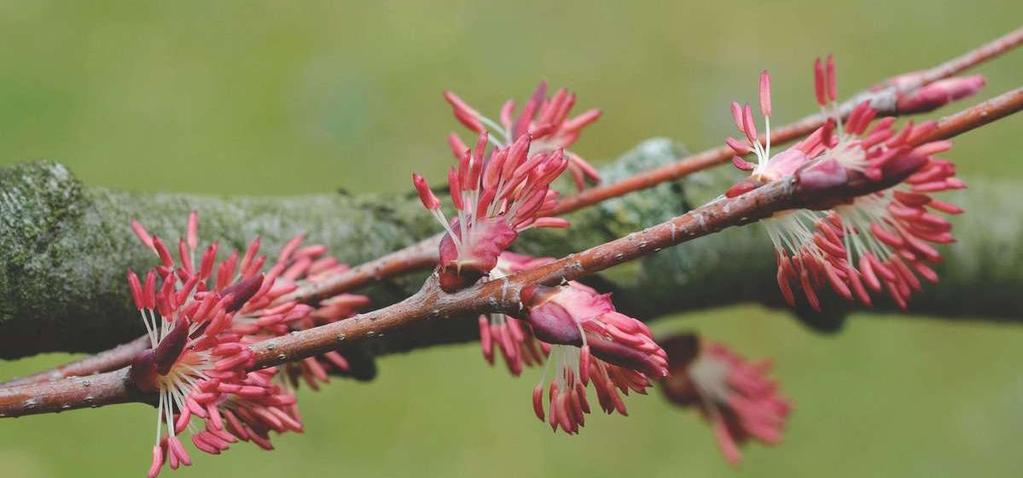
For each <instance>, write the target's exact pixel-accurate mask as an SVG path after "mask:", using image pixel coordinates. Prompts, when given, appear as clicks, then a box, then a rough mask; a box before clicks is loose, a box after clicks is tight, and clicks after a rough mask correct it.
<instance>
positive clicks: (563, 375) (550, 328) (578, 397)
mask: <svg viewBox="0 0 1023 478" xmlns="http://www.w3.org/2000/svg"><path fill="white" fill-rule="evenodd" d="M548 261H550V259H549V258H533V257H529V256H525V255H521V254H515V253H511V252H505V253H503V254H501V256H500V258H499V260H498V265H497V267H495V268H494V270H493V271H491V274H490V277H489V279H490V280H497V279H500V278H501V277H504V276H506V275H508V274H512V273H515V272H520V271H523V270H526V269H529V268H531V267H534V266H537V265H541V264H544V263H546V262H548ZM522 299H523V305H524V307H525V310H524V311H523V312H524V314H522V315H521V316H520V317H511V316H508V315H505V314H486V315H481V316H480V317H479V326H480V346H481V348H482V349H483V356H484V357H485V358H486V359H487V361H488V362H490V363H493V360H494V348H495V347H496V348H497V349H498V350H499V351H500V353H501V355H502V356H503V357H504V361H505V364H506V365H507V366H508V370H509V371H510V372H511V373H512V374H513V375H515V376H518V375H519V374H521V373H522V368H523V365H540V364H543V363H545V362H546V367H547V368H545V370H544V372H543V375H544V376H543V378H542V379H541V381H540V383H539V384H537V386H536V387H535V388H534V389H533V408H534V411H535V412H536V415H537V418H539V419H540V420H541V421H547V422H548V423H549V424H550V426H551V428H552V429H553V430H555V431H557V429H558V428H561V429H562V430H563V431H565V432H567V433H570V434H574V433H578V431H579V427H581V426H583V425H584V424H585V415H586V414H588V413H590V406H589V401H588V400H587V398H586V388H587V387H588V386H589V384H590V383H591V382H592V383H593V389H594V392H595V393H596V395H597V400H598V402H599V404H600V407H601V409H603V410H604V411H605V412H606V413H612V412H615V411H617V412H618V413H620V414H622V415H626V414H627V410H626V407H625V402H624V401H623V400H622V397H621V395H622V394H624V395H628V394H629V392H630V391H634V392H637V393H646V389H647V388H648V387H650V386H651V380H655V379H660V378H663V377H664V376H665V375H666V374H667V373H668V370H667V356H666V355H665V353H664V351H663V350H661V347H660V346H658V345H657V343H656V342H654V340H653V337H652V336H651V334H650V330H649V329H648V328H647V327H646V325H645V324H643V323H642V322H640V321H638V320H636V319H634V318H632V317H629V316H626V315H624V314H621V313H619V312H617V311H615V308H614V305H613V304H612V303H611V298H610V295H609V294H600V293H598V292H597V291H596V290H594V289H593V288H590V287H587V286H585V285H583V284H580V283H578V282H574V281H573V282H569V283H567V284H565V285H563V286H557V287H546V286H536V287H530V288H527V289H526V290H524V291H523V292H522ZM552 366H553V368H554V372H553V377H552V378H551V380H550V381H549V382H547V380H546V379H547V372H548V371H549V370H548V369H549V368H550V367H552ZM545 385H546V392H547V393H546V395H547V400H546V401H547V409H549V413H548V412H547V411H545V407H544V388H545Z"/></svg>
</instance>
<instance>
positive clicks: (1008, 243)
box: [0, 140, 1023, 358]
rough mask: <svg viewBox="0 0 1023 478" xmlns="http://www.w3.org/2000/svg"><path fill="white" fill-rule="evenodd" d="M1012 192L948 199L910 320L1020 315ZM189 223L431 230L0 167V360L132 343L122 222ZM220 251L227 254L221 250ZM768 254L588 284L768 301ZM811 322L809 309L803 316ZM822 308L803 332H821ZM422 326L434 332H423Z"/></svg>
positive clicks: (604, 218)
mask: <svg viewBox="0 0 1023 478" xmlns="http://www.w3.org/2000/svg"><path fill="white" fill-rule="evenodd" d="M679 155H680V151H679V148H677V147H675V146H673V145H672V144H671V143H670V142H669V141H667V140H650V141H647V142H645V143H643V144H641V145H640V146H638V147H637V148H636V149H635V150H633V151H631V152H629V153H627V154H625V155H624V156H623V157H622V158H620V159H619V160H618V161H617V162H615V163H613V164H611V165H609V166H608V167H606V168H604V171H603V173H604V176H605V180H606V181H614V180H615V179H616V178H620V177H623V176H625V175H628V174H630V173H632V172H635V171H639V170H642V169H647V168H650V167H653V166H656V165H659V164H664V163H665V162H667V161H672V160H674V159H675V158H677V157H679ZM729 174H730V173H729V172H714V173H707V174H699V175H695V176H692V177H690V178H688V179H686V180H684V181H677V182H672V183H666V184H662V185H660V186H657V187H655V188H652V189H650V190H646V191H642V192H639V193H635V194H631V195H629V196H626V197H624V198H617V199H613V200H609V201H606V202H604V203H602V204H600V205H598V206H595V207H592V208H589V209H586V210H584V211H580V212H578V213H576V214H573V215H571V216H570V219H571V220H572V222H573V227H572V228H571V229H569V230H567V231H543V232H541V231H531V232H529V233H526V234H525V235H524V236H523V237H522V238H521V239H520V241H519V242H518V244H517V247H518V248H519V249H520V250H522V251H525V252H529V253H532V254H537V255H547V256H558V255H563V254H566V253H568V252H572V251H574V250H579V249H583V248H586V247H589V246H592V245H594V244H598V243H601V242H605V241H607V240H609V239H612V238H615V237H619V236H621V235H624V234H626V233H628V232H629V231H633V230H635V229H638V228H641V227H643V226H647V225H651V224H654V223H657V222H661V221H663V220H666V219H668V218H670V217H672V216H674V215H677V214H680V213H682V212H684V211H686V210H687V209H688V208H689V207H691V206H692V205H694V204H699V203H701V202H703V201H705V200H706V199H709V198H711V197H713V196H714V195H716V194H717V193H718V192H719V191H721V190H722V189H723V185H725V184H727V179H726V178H723V177H722V176H725V175H729ZM1017 187H1018V185H1017V184H1008V183H973V184H972V188H971V189H970V190H969V191H968V192H963V193H958V194H956V195H955V197H953V198H952V200H953V201H955V202H957V203H959V204H961V205H964V206H965V207H966V208H967V209H968V210H970V212H971V214H968V215H965V216H964V217H963V218H960V219H959V220H958V224H957V235H958V236H959V238H960V241H959V242H958V243H957V244H955V245H953V246H951V247H950V248H945V256H946V257H947V259H946V261H945V263H944V264H942V265H941V266H940V269H941V271H940V272H941V273H942V277H943V278H942V282H941V283H940V284H937V285H936V286H933V287H929V288H928V289H927V291H926V292H925V293H924V294H923V295H922V296H920V297H919V298H918V299H916V300H915V301H914V302H913V307H914V309H915V310H918V311H920V312H924V313H928V314H933V315H938V316H947V317H953V316H955V317H973V318H990V319H1019V316H1020V311H1023V297H1021V294H1019V291H1020V290H1023V251H1021V242H1023V204H1020V202H1019V201H1017V200H1015V198H1014V195H1015V190H1016V188H1017ZM192 209H195V210H198V211H199V213H200V217H201V221H200V236H201V238H202V240H203V241H210V240H218V241H220V243H221V246H222V250H224V249H230V248H244V247H245V245H246V244H247V242H248V241H249V240H250V239H251V238H253V237H255V236H260V237H262V239H263V246H264V250H265V251H267V252H271V253H273V252H275V251H276V249H277V248H278V247H280V245H282V244H283V243H284V242H285V241H287V240H288V239H290V238H291V237H292V236H294V235H295V234H298V233H305V234H306V237H307V238H308V240H309V241H311V242H317V243H323V244H326V245H328V246H329V247H330V250H331V253H332V254H334V255H335V256H337V257H338V258H339V259H341V260H343V261H345V262H348V263H352V264H357V263H361V262H365V261H367V260H369V259H372V258H375V257H379V256H380V255H383V254H385V253H387V252H390V251H393V250H396V249H399V248H401V247H404V246H406V245H409V244H412V243H413V242H415V241H416V240H418V239H420V238H423V237H426V236H428V235H430V234H433V233H435V232H437V229H438V228H437V227H436V224H435V223H434V222H433V219H432V218H431V217H430V216H429V215H428V214H426V213H425V212H424V211H423V210H422V208H421V206H420V205H419V203H418V200H417V199H416V198H415V197H414V196H413V195H411V194H409V195H399V196H395V195H379V194H369V195H360V196H352V195H346V194H341V193H338V194H318V195H307V196H297V197H288V198H258V197H212V196H198V195H184V194H164V193H157V194H144V193H132V192H124V191H115V190H110V189H104V188H95V187H87V186H84V185H82V184H81V183H80V182H79V181H78V180H76V179H75V177H74V176H73V174H71V173H70V172H69V171H68V170H67V169H66V168H64V167H63V166H61V165H59V164H54V163H45V162H36V163H25V164H18V165H14V166H10V167H6V168H2V169H0V358H17V357H22V356H27V355H32V354H36V353H40V352H49V351H65V352H92V351H98V350H102V349H106V348H109V347H111V346H113V345H116V344H118V343H122V342H125V341H127V340H130V339H132V338H134V337H137V336H138V335H140V334H141V333H142V330H143V329H142V326H141V323H140V321H139V320H138V316H137V314H136V313H135V311H134V310H133V309H132V306H131V302H130V298H129V294H128V289H127V287H126V285H125V278H124V274H125V271H126V270H127V269H129V268H132V269H135V270H145V269H146V268H147V267H151V266H152V265H153V264H154V263H155V262H156V260H155V257H154V256H153V254H152V253H151V252H150V251H149V250H148V249H146V248H144V247H142V246H141V245H139V244H138V241H137V239H136V238H135V237H134V235H133V233H132V232H131V229H130V227H129V223H130V220H131V219H132V218H138V219H139V220H141V221H142V222H143V223H144V224H145V225H146V226H147V228H149V229H150V231H151V232H153V233H155V234H157V235H159V236H161V237H165V238H177V237H178V236H179V235H180V234H181V232H182V230H183V228H184V222H185V218H186V215H187V213H188V211H190V210H192ZM224 246H226V247H224ZM773 278H774V267H773V256H772V254H771V252H770V245H769V241H767V239H766V237H764V235H763V234H762V231H760V230H759V228H758V227H756V226H753V227H745V228H737V229H731V230H728V231H725V232H724V233H721V234H717V235H714V236H712V237H707V238H702V239H698V240H696V241H693V242H691V243H688V244H685V245H683V246H681V247H676V248H672V249H670V250H665V251H661V252H659V253H656V254H654V255H651V256H649V257H648V258H646V259H644V260H642V261H638V262H636V263H633V264H628V265H625V266H621V267H618V268H615V269H613V270H610V271H607V272H606V273H604V274H601V275H600V276H599V277H596V278H593V281H594V282H595V283H597V284H599V285H600V286H601V287H603V288H606V289H609V290H613V291H614V292H615V299H616V303H618V304H619V305H620V307H621V308H622V309H623V310H625V311H627V312H629V313H632V314H635V315H637V316H640V317H643V318H652V317H656V316H660V315H663V314H666V313H669V312H675V311H683V310H689V309H694V308H702V307H711V306H720V305H726V304H732V303H738V302H750V301H753V302H760V303H765V304H768V305H773V304H777V302H778V299H779V294H778V292H777V290H776V286H775V285H774V279H773ZM421 279H422V275H421V274H419V275H412V276H408V277H403V278H399V279H395V280H387V281H382V282H380V283H378V284H376V285H374V286H373V287H370V288H369V290H368V293H369V294H370V295H371V296H372V298H373V299H374V301H375V303H376V304H380V305H383V304H386V303H390V302H393V301H395V300H398V299H400V298H402V297H404V296H406V295H408V294H410V293H411V292H413V291H414V290H415V289H416V288H417V287H418V285H419V283H420V282H421ZM801 316H804V317H810V316H809V315H807V314H801ZM842 316H843V314H842V311H841V310H838V309H835V310H834V311H833V312H832V313H831V314H825V316H824V317H827V319H821V318H819V317H818V318H808V319H807V322H808V323H809V324H810V325H814V326H820V327H831V326H833V325H834V324H835V323H840V320H839V321H837V322H836V320H837V319H838V318H840V317H842ZM473 323H474V322H473V321H471V320H467V321H449V322H448V323H445V324H444V325H443V328H444V330H439V329H438V330H433V329H431V330H417V331H409V333H406V334H401V336H395V337H391V338H389V339H386V340H385V339H381V340H377V341H375V347H376V348H377V349H378V350H380V351H393V350H403V349H408V348H412V347H416V346H419V345H423V344H428V343H438V342H448V341H457V340H464V339H466V338H470V337H471V336H472V335H473V334H474V333H475V329H474V325H473ZM434 325H435V326H436V325H437V324H434Z"/></svg>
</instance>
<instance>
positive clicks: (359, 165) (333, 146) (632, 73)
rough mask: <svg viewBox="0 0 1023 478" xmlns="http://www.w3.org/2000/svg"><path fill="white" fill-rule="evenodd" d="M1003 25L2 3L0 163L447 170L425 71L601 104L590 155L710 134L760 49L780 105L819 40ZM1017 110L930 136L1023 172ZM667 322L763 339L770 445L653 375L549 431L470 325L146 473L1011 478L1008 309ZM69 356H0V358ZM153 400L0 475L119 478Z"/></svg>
mask: <svg viewBox="0 0 1023 478" xmlns="http://www.w3.org/2000/svg"><path fill="white" fill-rule="evenodd" d="M1021 19H1023V3H1020V2H1018V1H1003V2H962V1H934V0H914V1H906V2H892V1H861V2H853V1H846V2H822V1H796V0H789V1H777V2H738V1H734V0H718V1H714V2H702V1H700V2H643V1H634V2H603V3H593V4H583V3H570V2H547V1H524V2H496V1H431V2H402V1H380V2H365V3H354V2H279V1H278V2H257V1H221V2H200V1H177V2H108V1H97V2H58V1H46V0H28V1H12V0H3V1H0V165H3V164H8V163H11V162H15V161H24V160H30V159H38V158H45V159H50V160H55V161H60V162H63V163H65V164H67V165H68V166H70V167H71V169H72V170H73V171H74V172H75V173H77V174H78V175H79V176H80V177H81V178H82V179H83V180H85V181H86V182H87V183H88V184H91V185H101V186H109V187H117V188H124V189H132V190H141V191H179V192H194V193H209V194H254V195H286V194H295V193H302V192H327V191H332V190H335V189H337V188H345V189H347V190H349V191H353V192H365V191H395V192H397V191H408V190H409V181H408V175H409V174H408V173H409V171H410V170H412V169H416V170H420V171H423V172H425V173H427V174H428V175H430V176H432V177H435V178H441V177H442V172H443V170H444V169H445V168H446V167H447V165H448V161H449V156H448V153H447V148H446V146H445V143H444V135H445V134H446V133H447V132H448V131H449V130H451V129H453V128H455V127H456V126H455V123H454V121H453V120H452V119H451V118H450V110H449V109H448V107H447V106H446V104H444V103H443V102H442V100H441V97H440V92H441V91H442V90H443V89H445V88H450V89H453V90H456V91H457V92H459V93H460V94H461V95H462V96H463V97H465V98H467V99H468V100H469V101H470V102H472V103H473V104H475V105H478V106H480V108H481V109H485V110H488V111H493V110H495V109H496V108H497V107H498V106H499V104H500V102H501V101H502V100H503V99H505V98H506V97H508V96H516V97H519V98H521V97H523V96H524V95H526V94H527V93H528V92H529V91H530V90H531V88H532V87H533V86H534V85H535V83H536V82H537V81H538V80H540V79H547V80H549V81H551V82H552V83H553V84H554V85H567V86H570V87H571V88H572V89H574V90H575V91H577V92H578V94H579V98H580V101H579V105H580V106H581V107H590V106H600V107H602V108H603V109H604V111H605V117H604V118H603V119H601V121H600V122H599V123H597V125H595V126H594V127H592V128H591V129H590V130H588V131H587V134H586V135H584V137H583V141H582V142H581V143H580V144H579V145H578V147H577V148H576V149H577V151H579V152H580V153H582V154H583V155H584V156H585V157H588V158H591V159H595V160H598V162H599V160H600V159H606V158H612V157H614V156H615V155H616V154H617V153H619V152H622V151H625V150H626V149H628V148H629V147H631V146H632V145H634V144H635V143H637V142H638V141H640V140H641V139H643V138H647V137H651V136H669V137H672V138H676V139H678V140H679V141H681V142H683V143H685V144H687V145H688V146H689V147H690V148H692V149H703V148H704V147H707V146H711V145H715V144H719V143H720V142H721V140H722V139H723V138H724V137H725V136H726V135H727V134H732V132H731V126H730V124H729V117H728V113H727V102H728V101H730V100H731V99H733V98H736V97H738V98H744V99H753V95H754V94H755V85H756V75H757V73H758V72H759V70H760V69H761V68H769V69H770V70H771V71H772V73H773V75H774V87H775V111H776V115H777V120H776V121H778V122H779V124H780V123H783V122H785V121H786V120H790V119H794V118H796V117H798V116H801V115H803V114H805V113H807V112H809V111H810V110H811V109H812V108H813V106H814V104H813V101H812V93H811V91H812V86H811V74H810V65H811V62H812V59H813V58H814V57H815V56H818V55H822V54H827V53H830V52H833V53H835V54H836V55H837V58H838V65H839V77H840V80H839V83H840V86H839V89H840V90H841V91H844V92H846V93H848V92H850V91H852V90H854V89H856V90H858V89H860V88H862V87H865V86H867V85H869V84H872V83H873V82H876V81H878V80H880V79H882V78H884V77H887V76H890V75H892V74H895V73H899V72H903V71H908V70H910V69H916V68H923V67H927V66H930V65H933V64H935V63H937V62H939V61H941V60H944V59H946V58H949V57H951V56H953V55H957V54H959V53H961V52H964V51H966V50H968V49H970V48H972V47H974V46H976V45H979V44H981V43H982V42H984V41H987V40H989V39H991V38H993V37H995V36H997V35H1000V34H1002V33H1004V32H1006V31H1008V30H1010V29H1013V28H1015V27H1017V26H1018V25H1017V24H1018V23H1020V20H1021ZM980 71H981V72H983V73H986V74H988V75H989V79H990V82H989V86H988V89H987V90H986V91H985V92H984V93H983V95H982V97H988V96H992V95H994V94H997V93H999V92H1001V91H1004V90H1006V89H1009V88H1011V87H1015V86H1018V83H1019V80H1020V78H1021V76H1020V72H1021V71H1023V52H1017V53H1014V54H1011V55H1010V56H1008V57H1006V58H1004V59H1001V60H999V61H998V62H996V63H995V64H992V65H989V66H984V67H983V68H981V69H980ZM1021 126H1023V121H1021V120H1020V118H1012V119H1009V120H1007V121H1002V122H999V123H998V124H996V125H994V126H991V127H987V128H984V129H983V130H982V131H978V132H975V133H970V134H969V135H967V136H965V137H963V138H961V139H960V140H958V144H957V147H956V149H955V150H954V151H953V152H952V153H950V154H949V155H948V156H950V157H951V158H952V159H954V160H957V161H958V163H959V164H960V165H961V168H962V171H963V172H964V173H965V175H967V177H981V176H992V177H994V176H997V177H999V178H1009V179H1023V166H1020V161H1021V158H1020V155H1019V154H1018V151H1020V148H1021V147H1023V143H1021V141H1023V139H1021V138H1020V131H1021ZM989 213H990V214H992V219H993V220H994V219H995V218H996V217H997V215H996V213H991V212H989ZM963 300H968V298H967V297H964V298H963ZM1021 313H1023V312H1021ZM83 320H87V318H83ZM683 328H686V329H697V330H699V331H700V332H701V333H704V334H706V335H707V336H709V337H711V338H714V339H717V340H722V341H725V342H727V343H729V344H731V345H733V346H734V347H735V348H737V349H738V350H740V351H742V352H743V353H745V354H746V355H748V356H752V357H762V356H771V357H774V358H775V362H776V369H777V374H778V376H779V377H780V378H781V380H782V381H783V384H784V389H785V391H786V392H787V393H788V394H789V395H790V396H792V397H794V399H795V400H796V411H795V413H794V415H793V416H792V420H791V423H790V426H789V428H788V431H787V435H786V441H785V443H784V445H783V446H781V447H778V448H763V447H758V446H753V447H751V448H749V449H748V451H747V453H746V461H745V463H744V464H743V465H742V466H741V467H740V468H739V469H733V468H731V467H729V466H727V465H726V464H725V463H724V460H723V459H722V458H721V457H720V456H719V454H718V453H717V450H716V448H715V447H714V444H713V440H712V438H711V434H710V433H709V430H708V429H707V427H706V426H705V425H704V424H703V423H702V422H701V421H700V420H699V418H698V417H697V416H695V415H694V414H692V413H687V412H683V411H679V410H676V409H672V408H670V407H668V406H667V405H666V404H665V403H663V401H662V400H661V399H660V397H658V396H656V395H652V396H650V397H639V398H633V399H631V400H630V401H629V409H630V412H631V413H630V415H631V416H630V417H629V418H627V419H626V418H620V417H606V416H602V415H595V416H594V417H593V418H592V419H590V420H588V422H587V427H586V429H585V430H584V432H583V433H582V435H581V436H577V437H565V436H562V435H558V436H553V435H552V434H551V433H550V430H549V429H547V428H545V427H544V426H542V425H541V424H540V423H539V422H537V421H536V420H535V418H534V417H533V414H532V411H531V408H530V404H529V393H530V390H531V389H532V386H533V385H534V383H535V380H537V379H538V372H536V371H532V372H527V373H526V374H524V376H523V377H522V378H520V379H518V380H514V379H511V378H509V377H508V376H507V375H506V374H505V373H504V371H503V370H491V369H489V368H488V367H487V366H486V365H485V363H484V362H483V361H482V360H481V359H480V357H479V352H478V350H477V348H476V347H475V346H473V345H465V346H460V347H448V348H438V349H434V350H429V351H424V352H420V353H415V354H412V355H408V356H398V357H387V358H385V359H383V360H382V361H381V363H380V366H381V369H382V370H381V374H380V377H379V378H378V379H377V380H376V381H375V382H373V383H371V384H369V385H362V384H354V383H347V382H337V383H335V384H334V385H332V386H330V387H328V388H327V389H326V390H325V391H324V392H322V393H316V394H311V393H303V396H302V400H303V401H304V405H303V409H304V412H305V417H306V420H307V424H308V426H307V428H308V431H307V433H305V435H303V436H294V435H289V436H285V437H282V438H279V439H277V440H275V442H276V443H277V446H278V450H277V451H275V452H273V453H264V452H261V451H258V450H256V449H255V448H254V447H251V446H237V447H235V449H232V450H231V451H230V452H228V454H227V455H226V456H224V457H210V456H208V455H203V454H199V453H195V454H194V455H193V457H194V458H195V461H196V462H197V464H196V466H193V467H192V468H190V469H185V470H179V471H177V472H175V473H170V472H167V473H168V474H169V476H171V475H172V476H178V477H189V476H219V477H232V476H244V477H246V478H257V477H263V476H267V477H269V476H286V475H287V476H353V477H392V476H412V475H415V476H553V475H558V476H592V477H600V476H612V475H622V474H629V475H635V476H665V477H667V476H680V475H681V476H731V475H733V474H734V475H746V476H802V475H808V476H864V475H866V476H929V477H931V476H963V475H971V476H973V475H976V476H1023V454H1020V453H1019V451H1020V448H1019V440H1018V438H1019V432H1020V430H1023V374H1021V372H1020V367H1019V364H1020V363H1021V360H1023V349H1021V347H1020V346H1019V344H1020V341H1021V340H1023V329H1021V328H1020V327H1018V326H1012V325H992V324H986V323H983V322H973V323H948V322H944V321H941V320H931V319H925V318H906V317H899V316H876V315H861V316H857V317H855V318H854V319H853V320H852V321H851V322H850V323H849V324H848V326H847V327H846V329H845V331H844V332H843V333H841V334H839V335H837V336H831V337H824V336H819V335H815V334H813V333H811V332H808V331H807V330H805V329H804V328H803V327H802V326H800V325H799V324H797V323H796V322H795V321H794V320H792V319H791V318H790V317H788V316H787V315H786V314H784V313H771V312H768V311H765V310H763V309H760V308H758V307H739V308H729V309H723V310H717V311H712V312H709V313H701V314H699V315H688V316H682V317H676V318H672V319H670V320H665V321H662V322H660V323H659V324H658V326H657V330H659V331H670V330H674V329H683ZM67 358H68V357H67V356H57V355H48V356H42V357H37V358H33V359H28V360H23V361H20V362H14V363H0V378H7V377H11V376H15V375H19V374H23V373H26V372H29V371H32V370H36V369H40V368H43V367H45V366H48V365H51V364H55V363H58V362H61V361H64V360H66V359H67ZM152 413H153V412H152V410H151V409H149V408H147V407H144V406H141V405H132V406H118V407H110V408H106V409H99V410H88V411H78V412H73V413H68V414H64V415H51V416H40V417H30V418H22V419H18V420H4V421H0V476H3V477H47V476H104V477H116V476H141V475H142V474H143V473H144V470H145V469H146V468H147V467H148V463H149V448H150V446H151V444H152V439H153V430H152V425H153V414H152Z"/></svg>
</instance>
